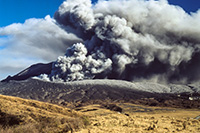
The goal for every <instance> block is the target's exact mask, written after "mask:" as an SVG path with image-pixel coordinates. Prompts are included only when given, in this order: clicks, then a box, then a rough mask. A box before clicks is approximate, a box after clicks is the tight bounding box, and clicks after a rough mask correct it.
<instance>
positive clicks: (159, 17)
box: [49, 0, 200, 82]
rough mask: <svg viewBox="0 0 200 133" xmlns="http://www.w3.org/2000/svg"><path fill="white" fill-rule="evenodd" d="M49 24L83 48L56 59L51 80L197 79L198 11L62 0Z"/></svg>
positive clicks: (133, 2) (139, 2)
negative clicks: (59, 27) (60, 28)
mask: <svg viewBox="0 0 200 133" xmlns="http://www.w3.org/2000/svg"><path fill="white" fill-rule="evenodd" d="M54 18H55V19H56V21H57V22H58V23H59V24H60V25H62V26H63V27H71V29H73V33H77V36H79V37H80V38H82V39H83V40H84V41H83V42H84V44H81V43H78V44H74V45H73V46H72V47H70V48H68V50H67V52H66V55H65V56H60V57H59V58H58V60H57V61H56V62H55V63H54V66H53V68H52V73H51V74H50V75H49V78H50V79H51V80H64V81H71V80H81V79H91V78H116V79H125V80H135V79H151V78H154V77H157V78H158V77H162V78H160V79H163V80H165V81H174V82H175V81H178V82H182V81H183V79H184V81H185V82H192V81H197V80H199V79H200V76H198V75H199V74H200V23H199V22H200V10H199V11H198V12H196V13H191V15H189V14H187V13H186V12H185V11H184V10H183V9H182V8H180V7H178V6H173V5H169V4H168V2H167V1H166V0H159V1H155V0H150V1H146V0H110V1H102V0H101V1H99V2H98V3H97V4H96V5H93V6H92V4H91V1H90V0H67V1H65V2H63V4H62V5H61V6H60V7H59V10H58V11H57V12H56V13H55V16H54Z"/></svg>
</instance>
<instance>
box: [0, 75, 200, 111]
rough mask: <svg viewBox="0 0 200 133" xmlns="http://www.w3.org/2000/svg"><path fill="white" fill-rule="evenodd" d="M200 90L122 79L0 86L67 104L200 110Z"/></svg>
mask: <svg viewBox="0 0 200 133" xmlns="http://www.w3.org/2000/svg"><path fill="white" fill-rule="evenodd" d="M199 92H200V91H199V88H198V87H195V86H191V85H190V86H189V85H188V86H186V85H169V86H167V85H161V84H156V83H148V82H146V83H144V82H141V83H140V82H137V83H131V82H127V81H120V80H83V81H74V82H66V83H55V82H46V81H42V80H38V79H28V80H22V81H10V82H1V83H0V94H3V95H10V96H17V97H21V98H26V99H34V100H39V101H45V102H51V103H57V104H62V105H65V104H66V103H69V102H72V103H79V104H83V103H84V104H85V103H96V102H98V101H105V100H109V101H121V102H131V103H137V104H143V105H151V106H172V107H184V108H199V107H200V102H199V97H200V94H199Z"/></svg>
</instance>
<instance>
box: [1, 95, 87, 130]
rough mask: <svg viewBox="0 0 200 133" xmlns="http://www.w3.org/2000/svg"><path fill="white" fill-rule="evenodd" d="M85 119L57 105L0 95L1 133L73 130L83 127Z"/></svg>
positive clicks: (85, 123) (85, 122)
mask: <svg viewBox="0 0 200 133" xmlns="http://www.w3.org/2000/svg"><path fill="white" fill-rule="evenodd" d="M87 120H88V119H87V117H84V116H83V115H82V114H81V113H78V112H76V111H73V110H71V109H68V108H64V107H61V106H58V105H54V104H49V103H44V102H39V101H34V100H25V99H21V98H17V97H11V96H3V95H0V126H1V128H0V132H1V133H23V132H24V133H25V132H26V133H27V132H29V133H39V132H45V133H46V132H68V131H75V130H78V129H80V128H83V127H85V126H86V125H87V124H88V122H87Z"/></svg>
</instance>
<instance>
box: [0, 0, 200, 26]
mask: <svg viewBox="0 0 200 133" xmlns="http://www.w3.org/2000/svg"><path fill="white" fill-rule="evenodd" d="M63 1H64V0H0V18H1V19H0V27H3V26H7V25H9V24H12V23H23V22H24V21H25V20H26V19H29V18H44V17H45V16H46V15H48V14H49V15H50V16H53V14H54V12H55V11H56V10H57V9H58V7H59V5H60V4H61V3H62V2H63ZM95 1H96V0H93V2H95ZM168 1H169V3H170V4H174V5H179V6H181V7H182V8H183V9H184V10H185V11H186V12H188V13H189V12H195V11H197V9H198V8H199V7H200V0H168Z"/></svg>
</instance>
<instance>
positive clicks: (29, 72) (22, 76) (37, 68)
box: [1, 62, 53, 82]
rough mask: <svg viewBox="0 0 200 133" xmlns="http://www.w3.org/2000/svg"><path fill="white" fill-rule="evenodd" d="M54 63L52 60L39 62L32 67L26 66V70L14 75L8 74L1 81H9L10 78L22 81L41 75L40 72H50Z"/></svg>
mask: <svg viewBox="0 0 200 133" xmlns="http://www.w3.org/2000/svg"><path fill="white" fill-rule="evenodd" d="M52 64H53V62H50V63H48V64H43V63H38V64H34V65H31V66H30V67H28V68H26V69H25V70H23V71H21V72H19V73H18V74H16V75H14V76H8V77H7V78H6V79H4V80H2V81H1V82H9V81H10V80H16V81H20V80H26V79H28V78H31V77H34V76H39V75H40V74H50V73H51V67H52Z"/></svg>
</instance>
